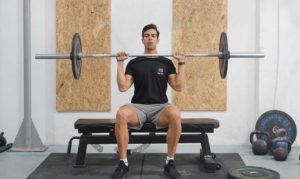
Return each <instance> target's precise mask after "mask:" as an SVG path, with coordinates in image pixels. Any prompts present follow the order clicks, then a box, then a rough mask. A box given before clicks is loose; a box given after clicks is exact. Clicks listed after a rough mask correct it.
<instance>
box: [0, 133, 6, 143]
mask: <svg viewBox="0 0 300 179" xmlns="http://www.w3.org/2000/svg"><path fill="white" fill-rule="evenodd" d="M3 135H4V132H1V134H0V147H2V146H5V145H6V139H5V137H4V136H3Z"/></svg>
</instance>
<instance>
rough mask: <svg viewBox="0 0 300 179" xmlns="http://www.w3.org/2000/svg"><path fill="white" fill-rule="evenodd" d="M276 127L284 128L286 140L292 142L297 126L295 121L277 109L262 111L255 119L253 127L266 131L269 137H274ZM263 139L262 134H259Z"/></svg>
mask: <svg viewBox="0 0 300 179" xmlns="http://www.w3.org/2000/svg"><path fill="white" fill-rule="evenodd" d="M276 128H279V129H280V128H284V129H285V130H286V133H287V137H288V140H289V141H290V142H291V144H293V142H294V141H295V139H296V136H297V127H296V124H295V121H294V120H293V119H292V118H291V116H289V115H288V114H287V113H285V112H283V111H279V110H271V111H267V112H265V113H263V114H262V115H261V116H260V117H259V118H258V120H257V122H256V125H255V129H256V130H259V131H267V132H268V133H269V134H270V139H271V140H272V139H274V138H276V137H277V136H276V134H275V133H274V131H276V130H275V129H276ZM258 138H259V139H263V140H265V139H264V136H259V137H258Z"/></svg>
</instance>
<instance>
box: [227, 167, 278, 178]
mask: <svg viewBox="0 0 300 179" xmlns="http://www.w3.org/2000/svg"><path fill="white" fill-rule="evenodd" d="M227 175H228V178H229V179H279V178H280V174H279V173H278V172H276V171H274V170H271V169H267V168H262V167H255V166H246V167H236V168H232V169H229V170H228V173H227Z"/></svg>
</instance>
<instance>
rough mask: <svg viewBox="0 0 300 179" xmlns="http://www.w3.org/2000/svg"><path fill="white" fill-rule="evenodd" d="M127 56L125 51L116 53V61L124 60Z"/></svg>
mask: <svg viewBox="0 0 300 179" xmlns="http://www.w3.org/2000/svg"><path fill="white" fill-rule="evenodd" d="M127 58H128V54H127V53H126V52H119V53H117V61H118V62H124V61H125V60H126V59H127Z"/></svg>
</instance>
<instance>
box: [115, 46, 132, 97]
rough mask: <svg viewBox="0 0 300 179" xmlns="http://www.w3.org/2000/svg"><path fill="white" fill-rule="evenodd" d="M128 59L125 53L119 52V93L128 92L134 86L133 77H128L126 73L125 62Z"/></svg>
mask: <svg viewBox="0 0 300 179" xmlns="http://www.w3.org/2000/svg"><path fill="white" fill-rule="evenodd" d="M127 58H128V55H127V54H126V53H125V52H119V53H118V54H117V62H118V66H117V83H118V87H119V91H121V92H124V91H127V90H128V89H129V88H130V86H131V85H132V84H133V77H132V76H131V75H126V74H125V72H124V61H125V60H126V59H127Z"/></svg>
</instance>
